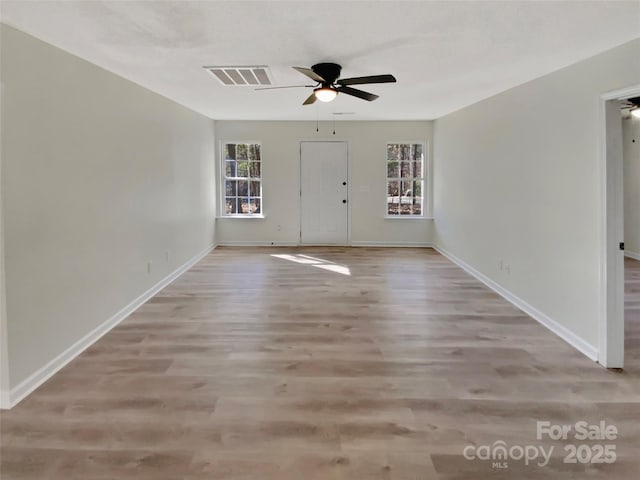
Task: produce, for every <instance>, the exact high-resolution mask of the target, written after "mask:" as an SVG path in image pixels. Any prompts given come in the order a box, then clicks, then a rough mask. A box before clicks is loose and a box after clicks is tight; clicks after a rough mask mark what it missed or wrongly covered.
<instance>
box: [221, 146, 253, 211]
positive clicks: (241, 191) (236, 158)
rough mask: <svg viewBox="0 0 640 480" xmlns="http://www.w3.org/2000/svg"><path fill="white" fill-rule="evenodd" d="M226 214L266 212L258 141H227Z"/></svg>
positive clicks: (225, 162) (224, 151)
mask: <svg viewBox="0 0 640 480" xmlns="http://www.w3.org/2000/svg"><path fill="white" fill-rule="evenodd" d="M223 153H224V165H223V168H224V201H223V202H222V204H223V205H224V212H223V215H228V216H235V215H241V216H248V215H260V214H262V180H261V178H262V162H261V160H262V158H261V154H260V145H259V144H257V143H225V144H224V147H223Z"/></svg>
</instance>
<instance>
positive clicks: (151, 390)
mask: <svg viewBox="0 0 640 480" xmlns="http://www.w3.org/2000/svg"><path fill="white" fill-rule="evenodd" d="M625 284H626V293H625V317H626V325H625V326H626V349H627V352H626V365H627V366H626V368H625V370H624V371H608V370H605V369H603V368H601V367H600V366H599V365H597V364H595V363H594V362H591V361H590V360H588V359H587V358H585V357H584V356H583V355H582V354H580V353H579V352H577V351H576V350H574V349H573V348H572V347H570V346H569V345H567V344H566V343H564V342H563V341H562V340H561V339H559V338H558V337H556V336H555V335H554V334H552V333H551V332H549V331H548V330H547V329H546V328H544V327H543V326H541V325H539V324H538V323H537V322H535V321H534V320H532V319H531V318H529V317H528V316H527V315H525V314H524V313H522V312H520V311H519V310H518V309H516V308H515V307H514V306H513V305H511V304H509V303H507V302H506V301H504V300H503V299H502V298H501V297H499V296H498V295H497V294H495V293H494V292H492V291H490V290H489V289H487V288H486V287H485V286H484V285H482V284H481V283H479V282H478V281H476V280H475V279H473V278H472V277H470V276H469V275H467V274H466V273H465V272H463V271H462V270H460V269H459V268H458V267H456V266H455V265H453V264H451V263H450V262H449V261H448V260H447V259H445V258H444V257H442V256H441V255H439V254H438V253H436V252H435V251H433V250H431V249H412V248H407V249H384V248H230V247H226V248H218V249H216V250H215V251H214V252H213V253H212V254H210V255H208V256H207V257H206V258H205V259H203V260H202V261H201V262H199V263H198V264H197V265H196V266H195V267H193V268H192V269H191V270H189V271H188V272H187V273H185V274H184V275H183V276H182V277H180V278H179V279H178V280H177V281H175V282H174V283H173V284H171V285H170V286H168V287H167V288H165V289H164V290H163V291H161V292H160V293H159V294H158V295H156V296H155V297H154V298H152V299H151V300H149V302H147V303H146V304H145V305H143V306H142V307H141V308H139V309H138V310H137V311H136V312H134V313H133V314H132V315H131V316H130V317H129V318H127V319H126V320H125V321H124V322H122V323H121V324H120V325H118V326H117V327H116V328H115V329H113V330H112V331H111V332H109V333H108V334H107V335H105V336H104V337H103V338H102V339H100V341H98V342H97V343H96V344H95V345H93V346H91V347H90V348H89V349H87V350H86V351H85V352H84V353H83V354H82V355H80V356H79V357H78V358H77V359H75V360H74V361H72V362H71V363H70V364H69V365H67V366H66V367H65V368H64V369H63V370H61V371H60V372H58V373H57V374H56V375H55V376H53V377H52V378H51V379H50V380H49V381H47V382H46V383H45V384H44V385H42V386H41V387H40V388H39V389H38V390H37V391H36V392H34V393H33V394H32V395H31V396H29V397H28V398H27V399H25V400H24V401H23V402H21V403H20V404H19V405H18V406H16V407H15V408H14V409H12V410H11V411H4V412H2V413H0V433H1V437H0V444H1V447H2V450H1V452H0V453H1V454H2V457H1V459H0V477H1V478H2V479H3V480H5V479H27V478H28V479H33V480H37V479H42V480H69V479H71V480H73V479H78V480H80V479H82V480H106V479H110V480H111V479H115V478H118V479H124V480H126V479H129V478H131V479H134V478H135V479H137V480H150V479H153V480H168V479H171V480H202V479H209V480H211V479H212V480H258V479H260V480H276V479H277V480H294V479H295V480H299V479H301V478H304V479H311V480H320V479H322V480H334V479H335V480H343V479H344V480H346V479H358V480H360V479H362V480H369V479H384V480H430V479H434V480H454V479H461V480H462V479H474V480H477V479H484V478H488V477H491V478H494V477H495V478H505V479H506V478H508V479H512V478H513V479H565V478H566V479H569V478H571V479H573V478H592V479H604V478H607V479H610V478H616V479H635V478H637V472H638V471H639V470H640V459H638V456H637V453H638V451H640V262H637V261H634V260H631V259H627V260H625ZM581 420H584V421H587V422H590V423H594V424H596V423H598V422H600V421H602V420H603V421H606V422H607V423H609V424H613V425H616V426H617V427H618V430H619V437H618V439H617V440H616V441H615V442H613V443H615V445H616V452H617V453H618V460H617V461H616V463H613V464H588V465H583V464H566V463H564V462H563V455H564V453H563V452H564V450H563V448H564V446H565V445H566V443H567V441H564V440H552V439H542V440H537V439H536V422H537V421H549V422H551V423H553V424H574V423H575V422H577V421H581ZM497 440H503V441H505V442H507V443H508V444H509V445H531V444H533V445H538V444H540V445H543V446H545V447H547V448H548V447H554V454H553V456H552V458H551V460H550V463H549V465H548V466H546V467H544V468H543V467H538V466H535V465H525V464H524V463H523V462H522V461H510V462H509V467H508V468H507V469H496V468H494V467H492V465H491V462H487V461H481V460H477V459H476V460H473V461H470V460H466V459H465V458H464V456H463V450H464V448H465V447H467V446H469V445H471V446H479V445H485V444H487V445H491V444H492V443H493V442H495V441H497ZM593 443H597V442H591V443H590V444H593Z"/></svg>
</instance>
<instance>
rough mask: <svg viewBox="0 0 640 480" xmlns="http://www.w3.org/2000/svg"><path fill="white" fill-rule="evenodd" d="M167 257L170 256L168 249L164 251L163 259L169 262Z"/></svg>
mask: <svg viewBox="0 0 640 480" xmlns="http://www.w3.org/2000/svg"><path fill="white" fill-rule="evenodd" d="M169 258H170V254H169V250H165V251H164V261H165V262H167V263H169Z"/></svg>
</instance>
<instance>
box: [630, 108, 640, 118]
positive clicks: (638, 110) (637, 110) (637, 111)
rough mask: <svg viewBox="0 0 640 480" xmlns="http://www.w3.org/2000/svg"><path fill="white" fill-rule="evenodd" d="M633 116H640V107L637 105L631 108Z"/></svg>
mask: <svg viewBox="0 0 640 480" xmlns="http://www.w3.org/2000/svg"><path fill="white" fill-rule="evenodd" d="M631 116H632V117H635V118H640V107H636V108H634V109H633V110H631Z"/></svg>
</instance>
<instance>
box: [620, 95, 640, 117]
mask: <svg viewBox="0 0 640 480" xmlns="http://www.w3.org/2000/svg"><path fill="white" fill-rule="evenodd" d="M622 109H623V110H629V113H630V114H631V115H632V116H634V117H636V118H640V97H633V98H627V99H626V100H623V101H622Z"/></svg>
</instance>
